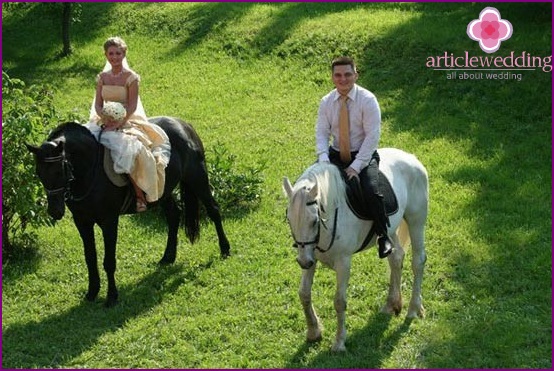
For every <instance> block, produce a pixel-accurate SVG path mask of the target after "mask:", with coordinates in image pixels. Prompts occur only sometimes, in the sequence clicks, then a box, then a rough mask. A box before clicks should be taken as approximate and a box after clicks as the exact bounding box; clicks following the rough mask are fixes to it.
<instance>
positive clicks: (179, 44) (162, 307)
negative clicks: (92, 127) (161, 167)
mask: <svg viewBox="0 0 554 371" xmlns="http://www.w3.org/2000/svg"><path fill="white" fill-rule="evenodd" d="M42 5H43V4H38V5H36V6H30V7H29V8H28V9H27V10H26V11H19V12H13V11H10V10H9V9H8V10H5V9H4V8H3V10H4V11H3V15H2V41H3V50H2V55H3V65H2V68H3V70H5V71H7V72H8V74H9V75H10V77H13V78H20V79H22V80H24V81H25V82H26V83H27V84H49V85H51V86H52V89H53V91H54V94H55V101H56V105H57V108H58V109H59V110H60V112H67V113H73V114H75V115H78V116H80V117H82V118H83V121H84V120H85V118H86V117H87V115H88V110H89V108H90V102H91V99H92V96H93V92H94V76H95V74H96V73H98V72H99V71H100V70H101V69H102V67H103V64H104V57H103V54H102V47H101V46H102V44H103V42H104V40H105V39H106V38H107V37H109V36H112V35H120V36H122V37H123V38H124V39H125V40H126V41H127V43H128V45H129V52H128V58H129V62H130V64H131V66H132V68H133V69H135V70H136V71H137V72H138V73H139V74H141V77H142V81H141V96H142V100H143V102H144V105H145V107H146V111H147V113H148V114H149V115H152V116H154V115H173V116H178V117H181V118H183V119H185V120H187V121H189V122H191V123H192V124H193V125H194V127H195V128H196V130H197V131H198V133H199V135H200V136H201V138H202V139H203V141H204V144H205V147H206V148H207V149H208V161H209V160H210V156H213V152H211V149H214V148H217V146H224V147H225V148H227V149H229V151H230V152H231V153H233V154H234V155H236V156H237V165H238V166H252V165H256V164H259V163H262V162H267V164H268V165H269V166H268V168H267V169H266V170H265V171H264V174H263V176H264V179H265V183H264V189H263V194H262V200H261V203H260V204H259V206H258V207H257V208H254V209H251V210H247V211H246V212H244V213H240V214H234V213H228V212H225V210H223V214H224V227H225V229H226V232H227V234H228V237H229V240H230V242H231V249H232V256H231V258H229V259H226V260H221V259H220V258H219V249H218V247H217V237H216V234H215V230H214V228H213V226H212V225H211V224H210V223H209V222H208V221H204V222H203V228H202V234H201V239H200V241H199V242H198V243H197V244H195V245H192V246H191V245H190V244H189V243H188V242H186V239H185V237H184V233H183V231H181V232H180V239H181V243H180V245H179V247H178V253H177V254H178V255H177V262H176V263H175V264H174V265H173V266H170V267H163V268H160V267H158V266H157V265H156V262H157V261H158V260H159V259H160V258H161V254H162V252H163V248H164V246H165V238H166V231H165V224H164V223H163V221H162V220H161V219H160V217H159V215H158V214H157V213H156V212H155V211H154V212H150V213H148V214H147V215H138V216H125V217H122V218H121V222H120V231H119V241H118V253H117V255H118V267H117V272H116V279H117V282H118V285H119V291H120V303H119V305H118V306H117V307H115V308H113V309H106V308H104V307H103V305H102V304H103V300H104V298H105V286H106V284H105V275H103V274H102V275H101V277H102V284H103V287H102V290H101V292H100V298H99V299H98V301H97V302H95V303H92V304H91V303H88V302H84V301H83V296H84V293H85V291H86V288H87V278H86V267H85V262H84V258H83V252H82V244H81V241H80V238H79V235H78V233H77V230H76V229H75V227H74V225H73V222H72V219H71V215H69V212H68V213H67V214H66V216H65V217H64V218H63V219H62V220H61V221H60V222H59V223H57V225H56V226H55V227H50V228H40V229H38V230H37V234H38V240H37V242H36V246H34V247H30V248H29V249H26V250H24V251H22V252H21V254H20V255H19V256H17V257H14V258H12V259H9V260H7V261H3V265H2V367H4V368H545V369H547V368H548V369H550V368H551V366H552V337H551V336H552V317H551V315H552V251H551V242H552V240H551V220H552V218H551V186H552V183H551V159H552V156H551V142H552V141H551V140H552V135H551V121H552V115H551V102H552V95H551V73H545V72H542V71H541V70H540V69H538V70H536V71H522V72H521V75H522V78H521V80H517V79H515V80H514V79H511V80H487V79H484V80H459V79H456V80H450V79H447V72H446V71H434V70H433V69H430V68H427V67H426V66H425V62H426V60H427V58H428V57H429V56H437V55H443V54H444V52H445V51H448V52H449V53H454V54H456V55H463V54H464V52H465V51H468V52H469V53H470V54H471V55H478V56H482V55H485V53H484V52H482V51H481V50H480V49H479V46H478V44H477V42H475V41H473V40H471V39H469V37H467V35H466V27H467V25H468V23H469V22H470V21H471V20H473V19H476V18H478V16H479V13H480V12H481V10H482V9H483V8H484V7H485V6H495V7H496V8H497V9H498V10H499V11H500V13H501V15H502V18H504V19H507V20H509V21H510V22H511V23H512V25H513V27H514V33H513V35H512V37H511V38H510V39H509V40H506V41H504V42H503V43H502V46H501V48H500V50H499V51H498V52H497V53H496V54H495V55H503V56H504V55H508V54H509V53H510V51H512V50H513V51H515V52H516V54H518V53H519V54H521V53H522V52H523V51H526V52H528V53H530V54H531V55H533V56H549V55H551V40H552V34H551V26H552V24H551V16H552V8H551V4H546V3H533V4H519V3H515V4H514V3H497V4H484V3H450V4H434V3H375V4H370V3H366V4H364V3H158V4H154V3H95V4H93V3H82V4H81V5H80V9H81V13H80V22H79V23H76V24H74V25H73V28H72V30H71V32H72V43H73V47H74V53H73V55H71V56H70V57H67V58H63V59H60V58H57V57H56V55H57V53H58V51H59V50H61V41H60V40H61V39H60V35H59V30H58V29H59V27H58V23H55V22H52V20H51V19H49V18H48V17H42V16H41V14H42V12H43V10H42V9H41V8H40V6H42ZM340 54H349V55H351V56H353V57H354V58H355V59H356V60H357V62H358V65H359V72H360V79H359V81H358V82H359V84H360V85H362V86H364V87H367V88H368V89H369V90H371V91H373V92H374V93H375V95H376V96H377V98H378V100H379V103H380V105H381V110H382V116H383V117H382V118H383V131H382V137H381V147H387V146H391V147H398V148H401V149H404V150H406V151H408V152H411V153H414V154H415V155H417V157H418V158H419V159H420V160H421V162H422V163H423V164H424V165H425V166H426V167H427V169H428V172H429V177H430V214H429V220H428V226H427V231H426V245H427V254H428V261H427V265H426V271H425V278H424V283H423V299H424V306H425V308H426V310H427V316H426V318H425V319H423V320H416V321H413V322H406V321H405V319H404V317H403V314H405V312H406V308H404V312H403V313H402V315H401V316H399V317H388V316H385V315H383V314H380V313H379V308H380V306H381V305H382V304H383V303H384V301H385V297H386V292H387V285H388V271H389V269H388V264H387V262H386V261H383V260H379V259H378V257H377V252H376V249H370V250H369V251H368V252H366V253H364V254H360V255H358V256H356V257H355V258H354V259H353V267H352V276H351V281H350V287H349V290H348V298H349V302H348V310H347V329H348V338H347V342H346V346H347V348H348V353H346V354H341V355H337V354H333V353H331V352H330V347H331V345H332V341H333V338H334V331H335V329H336V320H335V312H334V308H333V295H334V290H335V278H334V273H333V272H332V271H331V270H328V269H324V268H321V269H318V272H317V274H316V280H315V284H314V291H313V297H314V301H315V306H316V310H317V311H318V314H319V316H320V318H321V320H322V323H323V325H324V328H325V331H324V334H323V340H322V341H321V342H320V343H318V344H315V345H311V344H307V343H306V342H305V330H306V326H305V320H304V315H303V312H302V309H301V305H300V302H299V299H298V295H297V290H298V285H299V279H300V274H301V271H300V268H299V267H298V265H297V264H296V262H295V252H294V250H293V249H291V248H290V246H291V244H292V240H291V238H290V233H289V228H288V225H287V223H286V222H285V219H284V214H285V208H286V204H287V201H286V198H285V196H284V195H283V192H282V190H281V181H282V178H283V176H288V177H289V178H291V179H295V178H296V177H297V176H299V175H300V174H301V173H302V172H303V170H304V169H305V168H306V167H308V166H309V165H310V164H311V163H312V162H313V161H314V160H315V142H314V126H315V120H316V115H317V108H318V102H319V100H320V98H321V97H322V96H324V95H325V94H326V93H327V92H328V91H330V90H331V89H332V87H333V86H332V84H331V81H330V74H329V67H328V65H329V63H330V61H331V59H332V58H333V57H335V56H337V55H340ZM56 124H57V123H54V122H52V123H47V126H48V127H54V126H55V125H56ZM97 244H98V246H99V259H100V261H101V259H102V255H103V254H102V248H101V246H102V245H101V244H102V239H101V235H100V233H99V231H98V233H97ZM410 257H411V255H410V253H409V252H408V254H407V259H409V258H410ZM100 265H101V264H100ZM411 280H412V277H411V272H410V264H409V261H407V262H406V263H405V266H404V283H403V286H402V290H403V295H404V298H405V306H406V305H407V302H408V299H409V293H410V290H411Z"/></svg>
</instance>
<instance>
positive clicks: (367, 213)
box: [345, 170, 398, 220]
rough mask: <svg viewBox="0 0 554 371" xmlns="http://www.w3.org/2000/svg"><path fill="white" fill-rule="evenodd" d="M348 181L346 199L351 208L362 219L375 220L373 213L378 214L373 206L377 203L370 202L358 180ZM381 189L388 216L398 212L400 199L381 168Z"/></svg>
mask: <svg viewBox="0 0 554 371" xmlns="http://www.w3.org/2000/svg"><path fill="white" fill-rule="evenodd" d="M345 183H346V200H347V204H348V207H350V210H352V212H353V213H354V214H355V215H356V216H357V217H358V218H360V219H363V220H373V215H375V214H376V212H375V211H377V210H373V208H376V205H373V204H369V203H368V202H367V201H366V199H367V197H364V194H363V189H362V186H361V184H360V182H359V181H358V180H355V181H345ZM379 191H380V192H381V194H382V195H383V203H384V205H385V212H386V214H387V216H390V215H393V214H396V213H397V212H398V200H397V199H396V195H395V194H394V190H393V189H392V186H391V185H390V182H389V180H388V179H387V177H386V176H385V175H384V174H383V173H382V172H381V170H379Z"/></svg>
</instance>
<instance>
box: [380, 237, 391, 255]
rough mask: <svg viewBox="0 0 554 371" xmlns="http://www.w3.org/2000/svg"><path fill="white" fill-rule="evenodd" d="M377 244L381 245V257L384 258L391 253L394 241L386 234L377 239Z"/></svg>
mask: <svg viewBox="0 0 554 371" xmlns="http://www.w3.org/2000/svg"><path fill="white" fill-rule="evenodd" d="M377 244H378V245H379V258H381V259H383V258H386V257H387V256H389V255H390V253H391V252H392V243H391V242H390V240H389V238H388V237H387V236H386V235H385V236H380V237H379V238H378V239H377Z"/></svg>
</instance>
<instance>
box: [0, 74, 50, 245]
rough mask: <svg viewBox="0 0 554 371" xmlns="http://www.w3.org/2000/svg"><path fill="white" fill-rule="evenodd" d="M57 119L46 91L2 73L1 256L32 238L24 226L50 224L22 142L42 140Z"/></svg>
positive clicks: (28, 154) (38, 185)
mask: <svg viewBox="0 0 554 371" xmlns="http://www.w3.org/2000/svg"><path fill="white" fill-rule="evenodd" d="M57 118H58V117H57V114H56V112H55V109H54V106H53V100H52V93H51V92H50V91H49V90H48V88H46V87H42V86H30V87H27V88H26V87H25V84H24V83H23V81H21V80H18V79H11V78H10V77H9V76H8V74H7V73H5V72H4V71H2V256H4V253H10V252H11V251H12V249H13V247H14V246H15V245H21V246H26V245H29V244H30V242H31V241H32V240H33V237H34V235H33V234H32V233H30V232H28V230H27V227H28V226H40V225H50V224H52V221H51V219H50V217H49V216H48V215H47V213H46V207H45V205H46V197H45V194H44V190H43V189H42V185H41V184H40V182H39V180H38V178H37V177H36V175H35V166H34V163H35V162H34V158H33V156H32V155H31V154H30V153H28V151H27V148H26V147H25V143H26V142H28V143H39V142H40V141H42V140H43V139H44V133H45V132H46V127H47V126H48V124H49V122H51V121H52V120H57Z"/></svg>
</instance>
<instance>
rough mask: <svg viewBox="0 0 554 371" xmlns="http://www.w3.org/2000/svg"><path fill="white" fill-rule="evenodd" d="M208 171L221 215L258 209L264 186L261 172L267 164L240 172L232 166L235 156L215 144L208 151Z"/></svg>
mask: <svg viewBox="0 0 554 371" xmlns="http://www.w3.org/2000/svg"><path fill="white" fill-rule="evenodd" d="M207 155H208V157H210V158H209V159H208V160H207V168H208V173H209V176H210V184H211V185H212V188H213V194H214V197H215V199H216V201H217V202H218V203H219V206H220V208H221V209H222V210H223V211H224V212H238V211H244V210H245V209H250V208H253V207H255V206H257V205H258V203H259V201H260V199H261V192H262V185H263V182H264V179H263V176H262V172H263V171H264V170H265V169H266V167H267V166H266V164H265V163H261V164H258V165H257V166H255V167H246V168H245V169H244V172H240V171H239V169H238V168H237V166H236V165H235V160H236V156H234V155H232V154H230V153H229V151H228V150H227V149H226V148H225V147H224V146H222V145H221V144H219V143H218V144H217V145H216V146H215V147H214V149H212V150H209V151H208V154H207Z"/></svg>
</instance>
